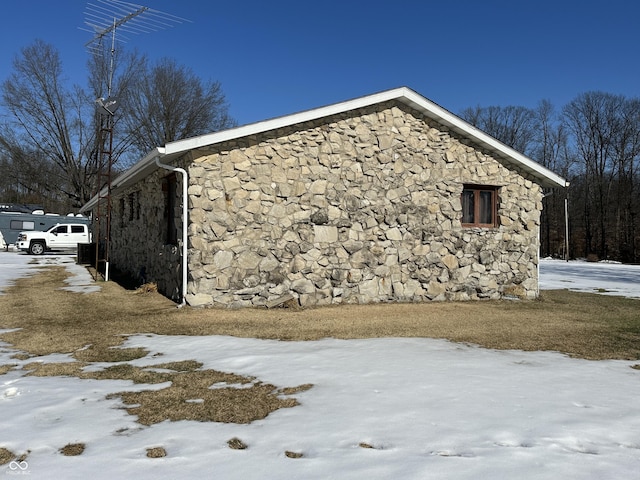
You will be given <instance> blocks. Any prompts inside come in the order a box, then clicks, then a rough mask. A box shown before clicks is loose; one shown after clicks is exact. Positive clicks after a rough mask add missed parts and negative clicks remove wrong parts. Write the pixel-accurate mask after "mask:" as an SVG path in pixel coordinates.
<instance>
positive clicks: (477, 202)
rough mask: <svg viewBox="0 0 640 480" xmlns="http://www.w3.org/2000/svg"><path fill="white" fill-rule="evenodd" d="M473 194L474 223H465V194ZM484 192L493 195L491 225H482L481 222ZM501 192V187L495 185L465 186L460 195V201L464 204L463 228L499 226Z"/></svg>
mask: <svg viewBox="0 0 640 480" xmlns="http://www.w3.org/2000/svg"><path fill="white" fill-rule="evenodd" d="M466 192H473V206H474V209H473V222H465V221H464V214H465V193H466ZM482 192H490V193H491V206H490V208H491V210H490V211H491V222H490V223H481V222H480V217H481V213H480V209H481V204H482V201H481V198H480V195H481V193H482ZM499 192H500V187H496V186H494V185H473V184H465V185H464V187H463V189H462V194H461V195H460V200H461V203H462V220H463V221H462V226H463V227H466V228H495V227H497V226H498V194H499Z"/></svg>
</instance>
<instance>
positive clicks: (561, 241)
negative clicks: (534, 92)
mask: <svg viewBox="0 0 640 480" xmlns="http://www.w3.org/2000/svg"><path fill="white" fill-rule="evenodd" d="M534 115H535V128H534V130H535V132H536V133H535V140H534V144H533V147H532V149H531V152H530V155H531V157H532V158H533V159H534V160H536V161H537V162H538V163H540V164H541V165H543V166H545V167H547V168H549V169H550V170H552V171H554V172H558V173H560V174H561V175H563V176H564V177H565V178H568V176H569V170H570V167H571V155H570V153H569V146H568V134H567V131H566V127H565V126H564V125H563V124H562V123H561V122H560V119H559V117H558V115H557V114H556V111H555V109H554V107H553V105H552V104H551V102H549V101H548V100H543V101H541V102H540V103H539V104H538V107H537V108H536V110H534ZM566 194H567V192H566V190H565V189H561V188H554V189H551V190H549V191H547V192H546V193H545V197H544V199H545V200H544V201H545V204H544V208H543V210H542V217H541V219H540V228H541V253H542V255H556V256H560V255H562V256H564V253H565V252H564V250H565V243H566V242H565V222H564V220H565V218H564V202H565V198H566Z"/></svg>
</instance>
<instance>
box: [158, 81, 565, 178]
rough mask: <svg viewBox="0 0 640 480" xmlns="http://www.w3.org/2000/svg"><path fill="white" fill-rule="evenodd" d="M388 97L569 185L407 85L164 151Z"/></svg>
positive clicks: (201, 144)
mask: <svg viewBox="0 0 640 480" xmlns="http://www.w3.org/2000/svg"><path fill="white" fill-rule="evenodd" d="M390 100H397V101H400V102H403V103H404V104H406V105H408V106H410V107H412V108H414V109H416V110H418V111H419V112H421V113H423V114H424V115H426V116H427V117H429V118H432V119H433V120H436V121H437V122H438V123H441V124H443V125H445V126H447V127H449V128H451V129H452V130H454V131H456V132H457V133H460V134H463V135H464V136H466V137H471V138H472V139H473V140H475V141H476V142H477V143H479V144H480V145H482V146H483V147H485V148H487V149H488V150H491V151H493V152H496V153H498V154H499V155H500V156H501V157H503V158H506V159H507V160H509V161H511V163H514V164H516V165H519V166H520V167H522V168H523V169H524V170H525V171H527V172H529V173H531V174H532V175H534V176H535V177H536V178H539V179H540V180H541V181H542V183H543V184H544V185H545V186H554V187H566V186H567V185H568V183H567V181H566V180H565V179H564V178H562V177H560V176H559V175H556V174H555V173H554V172H552V171H551V170H549V169H547V168H545V167H543V166H542V165H540V164H539V163H537V162H535V161H533V160H531V159H530V158H529V157H527V156H526V155H523V154H522V153H520V152H518V151H517V150H514V149H513V148H511V147H509V146H507V145H505V144H504V143H502V142H500V141H498V140H496V139H495V138H493V137H491V136H490V135H487V134H486V133H484V132H483V131H482V130H480V129H478V128H476V127H474V126H473V125H471V124H469V123H467V122H466V121H464V120H462V119H461V118H460V117H458V116H456V115H454V114H453V113H451V112H449V111H448V110H446V109H444V108H442V107H441V106H439V105H438V104H436V103H433V102H432V101H430V100H428V99H426V98H425V97H423V96H422V95H420V94H418V93H416V92H415V91H413V90H411V89H410V88H407V87H400V88H395V89H393V90H386V91H384V92H379V93H374V94H372V95H367V96H365V97H360V98H356V99H353V100H347V101H345V102H341V103H336V104H333V105H328V106H326V107H320V108H315V109H313V110H305V111H303V112H299V113H294V114H292V115H286V116H283V117H277V118H273V119H270V120H265V121H262V122H258V123H252V124H249V125H244V126H241V127H237V128H232V129H229V130H224V131H221V132H215V133H210V134H207V135H201V136H199V137H193V138H189V139H186V140H179V141H176V142H172V143H168V144H167V145H165V148H166V154H167V155H169V154H176V153H178V154H179V153H184V152H186V151H188V150H192V149H196V148H201V147H207V146H209V145H213V144H216V143H220V142H224V141H227V140H234V139H237V138H241V137H245V136H249V135H255V134H257V133H263V132H266V131H269V130H275V129H277V128H282V127H287V126H290V125H295V124H297V123H302V122H308V121H311V120H317V119H319V118H323V117H328V116H331V115H336V114H340V113H344V112H347V111H350V110H355V109H358V108H363V107H368V106H371V105H375V104H377V103H382V102H386V101H390Z"/></svg>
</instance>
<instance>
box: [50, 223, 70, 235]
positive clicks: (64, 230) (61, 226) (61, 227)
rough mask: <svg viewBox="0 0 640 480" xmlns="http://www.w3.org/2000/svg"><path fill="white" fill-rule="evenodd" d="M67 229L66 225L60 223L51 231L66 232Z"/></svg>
mask: <svg viewBox="0 0 640 480" xmlns="http://www.w3.org/2000/svg"><path fill="white" fill-rule="evenodd" d="M68 232H69V230H68V229H67V226H66V225H60V226H58V227H56V228H55V230H54V231H53V233H68Z"/></svg>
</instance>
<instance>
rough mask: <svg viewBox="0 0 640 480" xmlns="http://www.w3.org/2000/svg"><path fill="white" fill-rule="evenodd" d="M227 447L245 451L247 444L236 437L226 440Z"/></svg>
mask: <svg viewBox="0 0 640 480" xmlns="http://www.w3.org/2000/svg"><path fill="white" fill-rule="evenodd" d="M227 445H229V448H231V449H233V450H245V449H246V448H247V444H246V443H244V442H243V441H242V440H240V439H239V438H238V437H233V438H232V439H230V440H227Z"/></svg>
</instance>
